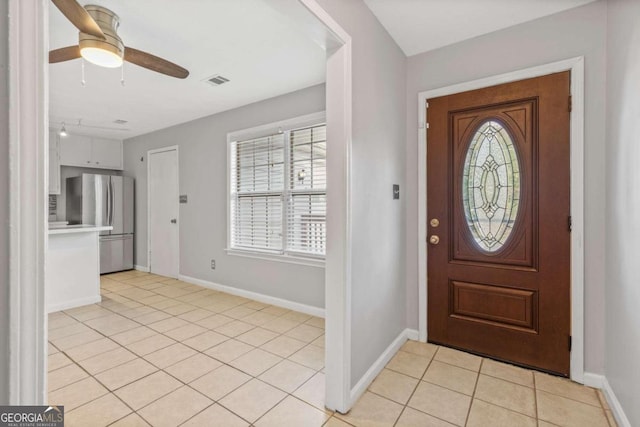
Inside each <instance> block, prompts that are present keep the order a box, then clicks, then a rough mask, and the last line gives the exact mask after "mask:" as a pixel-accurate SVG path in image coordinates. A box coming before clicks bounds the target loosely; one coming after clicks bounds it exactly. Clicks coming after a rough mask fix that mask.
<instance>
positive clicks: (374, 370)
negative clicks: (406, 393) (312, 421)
mask: <svg viewBox="0 0 640 427" xmlns="http://www.w3.org/2000/svg"><path fill="white" fill-rule="evenodd" d="M417 334H418V331H416V330H415V329H405V330H403V331H402V332H400V335H398V336H397V337H396V339H395V340H393V342H392V343H391V344H389V347H387V349H386V350H385V351H384V352H382V354H381V355H380V357H378V360H376V361H375V362H374V364H373V365H371V367H370V368H369V370H367V372H365V374H364V375H363V376H362V378H360V381H358V383H357V384H356V385H355V386H354V387H353V388H352V389H351V397H350V398H351V403H350V405H349V407H353V405H355V403H356V402H357V401H358V399H360V396H362V395H363V394H364V392H365V391H367V387H369V385H370V384H371V383H372V382H373V380H375V379H376V377H377V376H378V374H379V373H380V372H382V370H383V369H384V367H385V366H387V363H389V361H390V360H391V358H392V357H393V356H395V354H396V353H397V352H398V350H400V347H402V345H403V344H404V343H405V342H406V341H407V339H409V335H412V336H417Z"/></svg>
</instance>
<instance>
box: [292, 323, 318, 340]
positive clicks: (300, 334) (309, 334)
mask: <svg viewBox="0 0 640 427" xmlns="http://www.w3.org/2000/svg"><path fill="white" fill-rule="evenodd" d="M322 334H324V329H320V328H316V327H315V326H311V325H307V324H302V325H299V326H296V327H295V328H293V329H291V330H290V331H288V332H287V333H286V334H285V335H286V336H288V337H291V338H295V339H297V340H300V341H304V342H306V343H310V342H311V341H313V340H315V339H316V338H318V337H319V336H321V335H322Z"/></svg>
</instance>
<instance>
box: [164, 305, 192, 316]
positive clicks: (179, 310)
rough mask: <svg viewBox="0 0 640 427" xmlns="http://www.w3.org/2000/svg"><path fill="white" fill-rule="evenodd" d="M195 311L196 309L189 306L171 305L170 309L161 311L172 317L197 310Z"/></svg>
mask: <svg viewBox="0 0 640 427" xmlns="http://www.w3.org/2000/svg"><path fill="white" fill-rule="evenodd" d="M197 309H198V308H197V307H195V306H193V305H191V304H178V305H172V306H171V307H167V308H165V309H164V310H163V311H165V312H166V313H169V314H171V315H173V316H178V315H180V314H184V313H189V312H190V311H193V310H197Z"/></svg>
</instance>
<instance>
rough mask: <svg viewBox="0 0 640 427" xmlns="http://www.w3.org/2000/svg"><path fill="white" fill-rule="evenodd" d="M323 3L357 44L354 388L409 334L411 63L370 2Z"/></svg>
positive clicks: (353, 187) (353, 178)
mask: <svg viewBox="0 0 640 427" xmlns="http://www.w3.org/2000/svg"><path fill="white" fill-rule="evenodd" d="M318 3H319V4H320V5H321V6H322V7H323V8H324V9H325V10H326V11H327V12H328V13H329V14H330V15H331V16H332V17H333V18H334V19H335V20H336V22H337V23H338V24H339V25H340V26H341V27H342V28H344V30H345V31H347V32H348V33H349V35H350V36H351V38H352V41H353V59H352V66H353V76H354V77H353V141H352V161H351V166H352V168H351V188H350V191H351V207H352V218H353V223H352V239H353V240H352V259H353V262H352V266H351V269H352V270H351V272H352V295H351V300H352V314H351V316H352V325H351V339H352V343H351V347H352V349H351V385H352V386H353V385H355V384H356V383H357V382H358V380H360V378H361V377H362V376H363V375H364V373H365V372H366V371H367V370H368V369H369V367H371V365H372V364H373V363H374V362H375V361H376V359H377V358H378V357H379V356H380V355H381V354H382V352H383V351H384V350H385V349H386V348H387V347H388V346H389V344H391V342H392V341H393V340H394V339H395V338H396V337H397V336H398V334H399V333H400V332H401V331H402V330H404V329H405V327H406V317H405V314H404V311H405V305H406V304H405V288H406V287H405V265H404V256H405V240H406V239H405V234H404V231H405V205H406V197H407V193H406V192H405V186H404V182H405V181H404V180H405V176H404V167H405V157H404V145H405V138H406V134H405V114H406V110H405V105H406V104H405V94H404V90H405V75H406V57H405V56H404V54H403V53H402V51H401V50H400V48H399V47H398V46H397V45H396V43H395V42H394V41H393V39H392V38H391V37H390V36H389V34H388V33H387V32H386V30H385V29H384V28H383V27H382V25H381V24H380V23H379V22H378V20H377V19H376V18H375V16H374V15H373V14H372V13H371V11H370V10H369V9H368V8H367V6H366V5H365V4H364V3H363V2H362V0H319V1H318ZM393 184H400V193H401V195H400V200H392V194H393V191H392V186H393Z"/></svg>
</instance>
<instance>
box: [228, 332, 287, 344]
mask: <svg viewBox="0 0 640 427" xmlns="http://www.w3.org/2000/svg"><path fill="white" fill-rule="evenodd" d="M277 336H278V334H277V333H275V332H272V331H268V330H266V329H262V328H255V329H252V330H250V331H249V332H245V333H244V334H241V335H238V336H237V337H236V339H237V340H238V341H242V342H245V343H247V344H250V345H252V346H254V347H260V346H261V345H263V344H265V343H267V342H269V341H271V340H272V339H274V338H276V337H277Z"/></svg>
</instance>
